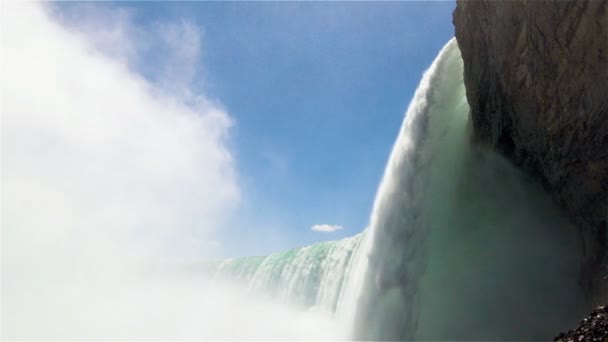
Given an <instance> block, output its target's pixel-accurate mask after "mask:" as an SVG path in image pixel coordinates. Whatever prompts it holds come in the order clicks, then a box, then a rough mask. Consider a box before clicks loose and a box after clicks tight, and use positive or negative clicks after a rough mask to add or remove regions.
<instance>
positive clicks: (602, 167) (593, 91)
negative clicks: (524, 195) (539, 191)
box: [453, 0, 608, 291]
mask: <svg viewBox="0 0 608 342" xmlns="http://www.w3.org/2000/svg"><path fill="white" fill-rule="evenodd" d="M607 4H608V1H605V0H604V1H555V2H544V1H462V0H458V5H457V7H456V10H455V11H454V15H453V20H454V26H455V28H456V39H457V41H458V45H459V47H460V50H461V53H462V58H463V60H464V82H465V85H466V90H467V98H468V102H469V104H470V106H471V115H472V121H473V126H474V131H475V138H476V139H477V140H478V141H479V142H481V143H486V144H490V145H493V146H494V147H495V148H496V149H497V150H499V151H500V152H502V153H503V154H505V155H506V156H507V157H509V158H510V159H511V160H512V161H513V162H514V163H515V164H517V165H519V166H520V167H522V168H523V169H524V170H526V171H527V172H528V173H530V174H531V175H533V176H535V177H537V178H538V179H539V180H540V181H541V182H542V183H543V184H544V185H545V187H546V188H547V189H548V190H549V191H550V192H551V194H552V195H553V197H554V198H555V200H556V201H557V202H558V203H559V204H560V205H561V206H562V207H563V208H564V209H565V210H566V212H567V213H568V214H569V215H570V217H571V218H572V220H573V222H574V223H575V224H576V225H577V226H578V227H579V228H580V229H581V231H582V232H583V233H582V234H581V236H584V238H583V239H582V240H584V241H583V243H584V246H583V247H584V249H585V255H584V256H583V259H584V262H583V263H584V266H583V267H584V271H583V272H584V273H586V275H584V276H583V279H585V284H584V285H585V286H586V287H587V288H588V289H591V288H592V287H595V288H597V282H598V279H600V278H603V276H605V270H600V268H599V267H600V266H599V265H600V263H601V261H602V258H604V254H605V250H606V248H605V244H606V230H607V226H608V223H607V222H608V219H607V217H608V10H607V7H608V5H607ZM601 272H603V273H604V274H603V275H602V276H601V277H599V276H596V275H597V274H599V273H601ZM591 278H595V279H591ZM602 291H604V290H602Z"/></svg>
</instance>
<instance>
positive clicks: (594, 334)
mask: <svg viewBox="0 0 608 342" xmlns="http://www.w3.org/2000/svg"><path fill="white" fill-rule="evenodd" d="M553 341H559V342H579V341H585V342H587V341H593V342H595V341H597V342H600V341H601V342H605V341H608V307H607V306H600V307H598V308H596V309H595V310H593V312H592V313H591V315H589V317H587V318H585V319H583V320H582V321H581V322H580V323H579V324H578V326H577V327H576V328H574V329H571V330H569V331H568V332H566V333H561V334H559V335H558V336H557V337H555V338H554V339H553Z"/></svg>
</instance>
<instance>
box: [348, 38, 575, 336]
mask: <svg viewBox="0 0 608 342" xmlns="http://www.w3.org/2000/svg"><path fill="white" fill-rule="evenodd" d="M462 63H463V62H462V59H461V56H460V51H459V49H458V46H457V43H456V40H455V39H452V40H451V41H450V42H448V43H447V44H446V45H445V47H444V48H443V49H442V50H441V52H440V53H439V55H438V56H437V58H436V59H435V61H434V62H433V64H432V65H431V67H430V68H429V69H428V70H427V71H426V72H425V74H424V76H423V78H422V81H421V83H420V85H419V87H418V89H417V90H416V93H415V94H414V97H413V99H412V101H411V103H410V105H409V108H408V110H407V113H406V116H405V119H404V122H403V125H402V127H401V131H400V132H399V136H398V138H397V141H396V143H395V145H394V147H393V151H392V153H391V156H390V159H389V162H388V165H387V167H386V171H385V174H384V177H383V180H382V182H381V185H380V187H379V190H378V193H377V196H376V199H375V203H374V208H373V211H372V215H371V220H370V232H369V233H370V236H369V237H368V240H367V243H366V244H365V246H362V249H361V250H362V253H364V254H365V257H364V258H361V259H362V260H367V261H366V262H361V263H360V265H359V268H358V269H357V271H356V272H355V274H356V275H357V278H358V280H356V281H357V282H360V283H361V284H360V285H358V289H359V290H358V291H357V293H356V294H355V297H354V298H353V301H356V308H355V311H356V313H355V318H354V323H353V337H354V338H357V339H366V340H414V339H416V340H419V339H430V340H445V339H449V340H454V339H464V340H496V339H498V340H538V339H550V338H551V337H553V335H554V334H555V332H556V331H559V330H560V329H561V328H562V327H564V326H569V325H571V324H573V323H574V322H576V321H577V319H578V318H577V317H578V316H579V315H580V313H581V310H582V306H581V303H582V302H583V300H582V299H581V290H580V288H579V286H578V284H577V279H578V277H577V275H578V272H579V270H578V264H577V261H576V257H577V253H578V252H577V243H576V242H577V236H576V233H575V229H574V228H573V227H572V226H570V224H569V223H568V221H567V220H566V219H565V218H564V217H563V216H562V215H561V213H560V212H559V210H558V209H557V208H556V207H555V206H554V204H553V203H552V202H551V200H550V198H549V197H548V196H547V195H546V194H545V193H544V191H543V190H542V189H541V188H540V186H539V185H538V184H536V183H535V182H533V181H532V180H530V179H528V177H526V176H525V175H524V174H522V173H521V172H520V171H519V170H518V169H516V168H515V167H514V166H512V165H511V164H510V163H509V162H507V161H506V160H504V159H503V158H502V157H501V156H499V155H497V154H496V153H494V152H493V151H490V150H486V149H485V148H484V147H482V146H476V144H474V143H473V142H472V141H471V129H470V124H469V107H468V104H467V102H466V96H465V88H464V83H463V76H462V75H463V65H462Z"/></svg>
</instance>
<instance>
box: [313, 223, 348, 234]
mask: <svg viewBox="0 0 608 342" xmlns="http://www.w3.org/2000/svg"><path fill="white" fill-rule="evenodd" d="M310 229H312V230H314V231H315V232H323V233H332V232H335V231H336V230H341V229H344V227H342V226H338V225H333V224H315V225H314V226H312V227H311V228H310Z"/></svg>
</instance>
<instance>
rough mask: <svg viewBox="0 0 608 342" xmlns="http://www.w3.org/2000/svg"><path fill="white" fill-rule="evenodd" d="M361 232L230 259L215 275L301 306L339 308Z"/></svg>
mask: <svg viewBox="0 0 608 342" xmlns="http://www.w3.org/2000/svg"><path fill="white" fill-rule="evenodd" d="M362 235H363V233H361V234H357V235H355V236H353V237H350V238H346V239H342V240H339V241H329V242H321V243H317V244H314V245H311V246H306V247H301V248H296V249H292V250H289V251H286V252H279V253H274V254H271V255H269V256H266V257H247V258H234V259H227V260H223V261H221V262H219V264H218V265H217V266H216V270H215V277H216V278H220V279H222V280H226V279H227V280H232V281H237V282H238V283H241V284H244V285H245V286H246V288H247V291H249V292H251V293H255V294H261V295H269V296H272V297H273V299H279V300H281V301H283V302H286V303H288V304H290V305H291V306H296V307H299V308H300V309H312V308H314V309H316V310H324V311H327V312H332V313H334V312H336V311H337V308H338V307H339V306H340V305H341V299H342V294H343V293H345V291H344V289H345V288H346V286H347V284H349V283H350V279H351V276H352V272H351V269H352V264H353V263H352V262H351V261H352V260H354V259H355V258H354V257H353V256H354V255H355V254H356V252H357V250H358V248H359V245H360V242H361V240H362Z"/></svg>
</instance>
